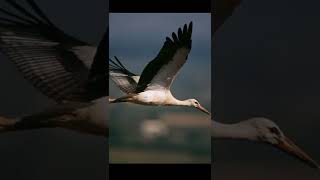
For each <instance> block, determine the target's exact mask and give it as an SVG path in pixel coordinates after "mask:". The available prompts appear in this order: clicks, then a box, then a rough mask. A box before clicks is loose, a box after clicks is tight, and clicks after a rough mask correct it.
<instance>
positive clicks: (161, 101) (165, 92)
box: [109, 22, 210, 114]
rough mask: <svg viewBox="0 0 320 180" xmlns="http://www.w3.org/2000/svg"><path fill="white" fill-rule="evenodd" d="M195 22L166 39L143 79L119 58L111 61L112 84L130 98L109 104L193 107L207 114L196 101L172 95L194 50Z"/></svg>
mask: <svg viewBox="0 0 320 180" xmlns="http://www.w3.org/2000/svg"><path fill="white" fill-rule="evenodd" d="M191 36H192V22H190V24H189V26H187V24H185V25H184V27H183V29H181V28H179V29H178V33H177V34H176V33H174V32H173V33H172V39H171V38H169V37H167V38H166V41H165V43H164V45H163V47H162V49H161V50H160V52H159V54H158V55H157V56H156V58H155V59H153V60H152V61H151V62H149V64H147V66H146V67H145V68H144V70H143V71H142V74H141V76H138V75H135V74H133V73H132V72H130V71H128V70H127V69H126V68H125V67H124V66H123V65H122V63H121V62H120V61H119V59H118V58H117V57H115V60H112V59H109V75H110V77H111V79H112V81H113V82H114V83H115V84H116V85H117V86H118V87H119V88H120V89H121V90H122V91H123V92H124V93H126V94H127V95H125V96H123V97H120V98H117V99H110V103H120V102H130V103H135V104H141V105H158V106H159V105H161V106H190V107H195V108H197V109H199V110H201V111H203V112H204V113H206V114H210V113H209V111H208V110H206V109H205V108H204V107H202V106H201V105H200V103H199V102H198V101H197V100H196V99H187V100H182V101H181V100H178V99H176V98H175V97H174V96H173V95H172V94H171V91H170V87H171V84H172V82H173V80H174V79H175V76H176V74H177V72H178V71H179V70H180V68H181V67H182V66H183V65H184V63H185V62H186V60H187V59H188V54H189V53H190V50H191V46H192V40H191Z"/></svg>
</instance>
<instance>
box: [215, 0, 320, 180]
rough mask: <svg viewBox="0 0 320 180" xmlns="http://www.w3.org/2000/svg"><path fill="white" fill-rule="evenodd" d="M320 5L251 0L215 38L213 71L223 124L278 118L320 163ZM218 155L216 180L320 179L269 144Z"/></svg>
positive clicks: (227, 148)
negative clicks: (319, 140) (236, 179)
mask: <svg viewBox="0 0 320 180" xmlns="http://www.w3.org/2000/svg"><path fill="white" fill-rule="evenodd" d="M319 5H320V4H319V2H317V1H312V2H311V1H309V2H308V3H301V2H295V1H289V0H284V1H277V0H269V1H250V0H245V1H243V3H242V5H241V6H240V7H239V8H237V9H236V11H235V13H234V14H233V16H232V17H231V18H230V19H228V21H227V22H226V23H225V24H224V25H223V26H222V27H221V29H220V30H219V31H217V33H216V34H215V37H214V42H213V47H214V49H213V55H214V58H213V62H214V66H213V69H212V72H213V77H214V78H213V87H214V89H213V94H212V95H213V98H214V101H213V109H214V112H215V113H216V116H215V119H216V120H217V121H220V122H224V123H235V122H239V121H242V120H246V119H248V118H250V117H256V116H263V117H267V118H270V119H271V120H273V121H274V122H276V123H277V124H278V125H279V126H280V128H281V129H282V130H283V131H284V132H285V134H287V136H289V137H290V138H291V139H293V140H294V141H295V142H296V144H298V145H299V146H300V147H301V148H302V149H304V150H305V151H306V152H307V153H308V154H309V155H311V156H312V157H313V158H314V159H315V160H317V161H318V162H319V161H320V154H319V152H320V146H319V143H318V142H317V141H316V139H317V138H318V137H319V136H320V131H319V129H320V121H319V119H320V113H319V103H320V84H319V77H320V71H319V66H320V61H319V59H320V55H319V46H318V44H319V40H320V35H319V30H320V25H319V24H318V23H317V22H318V19H319V17H320V13H319V11H318V10H317V7H319ZM213 17H214V15H213ZM213 151H214V159H215V162H214V167H213V169H212V172H213V178H214V179H225V180H228V179H235V177H246V179H250V180H251V179H261V180H263V179H278V178H279V177H288V178H289V177H290V179H291V180H295V179H308V180H309V179H310V180H313V179H319V176H318V175H316V172H315V171H314V170H313V169H310V168H309V167H308V166H305V165H304V164H302V163H300V162H299V161H297V160H296V159H293V158H291V157H289V156H287V155H286V154H284V153H282V152H279V151H277V150H275V149H273V148H272V147H268V146H266V145H264V144H257V143H251V142H242V141H241V142H238V141H222V140H220V141H219V140H217V141H213ZM230 171H232V172H233V173H230Z"/></svg>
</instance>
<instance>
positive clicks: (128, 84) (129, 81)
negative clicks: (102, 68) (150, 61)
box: [109, 57, 140, 94]
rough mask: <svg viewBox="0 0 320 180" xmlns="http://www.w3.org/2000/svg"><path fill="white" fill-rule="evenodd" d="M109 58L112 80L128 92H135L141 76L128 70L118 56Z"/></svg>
mask: <svg viewBox="0 0 320 180" xmlns="http://www.w3.org/2000/svg"><path fill="white" fill-rule="evenodd" d="M114 58H115V61H114V60H112V59H109V75H110V78H111V80H112V81H113V82H114V83H115V84H116V85H117V86H118V87H119V88H120V89H121V91H123V92H124V93H126V94H132V93H135V90H136V87H137V84H138V81H139V78H140V76H137V75H135V74H133V73H132V72H130V71H128V70H127V69H126V68H125V67H124V66H123V64H122V63H121V62H120V61H119V59H118V58H117V57H114Z"/></svg>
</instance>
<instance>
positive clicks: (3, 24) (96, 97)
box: [0, 0, 108, 136]
mask: <svg viewBox="0 0 320 180" xmlns="http://www.w3.org/2000/svg"><path fill="white" fill-rule="evenodd" d="M5 1H6V3H7V4H8V5H10V6H11V7H12V9H13V10H15V11H16V12H12V11H9V10H7V9H3V8H0V13H1V14H2V16H1V17H0V50H1V51H2V52H3V53H4V54H5V55H6V56H7V57H8V58H9V59H10V60H11V61H12V62H13V63H14V64H15V65H16V67H17V69H18V70H19V71H20V72H21V73H22V74H23V75H24V78H25V79H27V80H28V81H29V82H30V83H31V84H32V85H33V86H34V87H36V88H37V89H38V90H39V91H40V92H42V93H43V94H44V95H46V96H47V97H48V98H51V99H53V100H55V102H57V106H56V107H53V108H51V109H48V110H45V111H43V112H39V113H36V114H30V115H27V116H23V117H17V118H6V117H1V118H0V132H7V131H17V130H25V129H34V128H55V127H62V128H67V129H72V130H75V131H79V132H82V133H90V134H94V135H99V136H107V131H108V128H107V115H106V108H107V107H106V106H107V104H108V100H107V76H108V74H107V51H108V43H107V38H108V37H107V36H108V31H107V32H106V33H105V35H104V37H103V39H102V40H101V42H100V44H99V46H98V47H95V46H93V45H90V44H88V43H86V42H83V41H80V40H78V39H76V38H74V37H72V36H69V35H67V34H65V33H64V32H63V31H62V30H60V29H59V28H58V27H57V26H55V25H54V24H53V23H52V22H51V21H50V20H49V19H48V18H47V16H46V15H45V14H44V13H43V12H42V10H41V9H40V8H39V7H38V6H37V4H36V3H35V2H34V0H25V1H26V2H27V4H28V5H29V8H31V10H32V11H28V10H27V9H26V8H25V7H23V6H22V5H21V4H19V3H18V2H17V1H15V0H5ZM20 2H21V1H20Z"/></svg>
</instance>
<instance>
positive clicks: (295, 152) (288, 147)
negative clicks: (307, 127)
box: [275, 137, 320, 168]
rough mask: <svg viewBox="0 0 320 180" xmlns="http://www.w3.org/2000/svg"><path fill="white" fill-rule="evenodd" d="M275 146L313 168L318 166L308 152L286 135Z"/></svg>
mask: <svg viewBox="0 0 320 180" xmlns="http://www.w3.org/2000/svg"><path fill="white" fill-rule="evenodd" d="M275 146H276V147H277V148H279V149H281V150H282V151H284V152H286V153H288V154H290V155H291V156H293V157H295V158H297V159H299V160H300V161H302V162H304V163H306V164H308V165H309V166H311V167H313V168H320V166H319V164H318V163H317V162H316V161H314V160H313V159H312V158H311V157H310V156H309V155H308V154H306V153H305V152H304V151H303V150H302V149H300V148H299V147H298V146H297V145H296V144H295V143H294V142H292V141H291V140H290V139H289V138H287V137H285V138H284V140H282V141H281V142H280V143H279V144H277V145H275Z"/></svg>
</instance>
